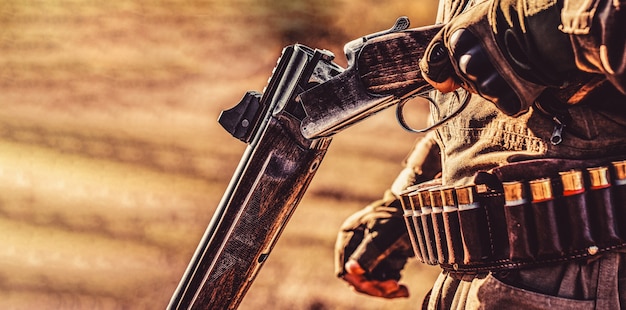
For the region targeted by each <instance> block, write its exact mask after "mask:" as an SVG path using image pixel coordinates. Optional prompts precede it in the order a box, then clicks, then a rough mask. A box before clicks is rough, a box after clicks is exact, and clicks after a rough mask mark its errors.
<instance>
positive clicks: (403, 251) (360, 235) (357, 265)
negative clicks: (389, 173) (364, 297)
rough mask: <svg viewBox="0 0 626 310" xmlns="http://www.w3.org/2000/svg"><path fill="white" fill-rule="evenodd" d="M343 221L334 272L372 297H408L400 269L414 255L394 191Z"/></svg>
mask: <svg viewBox="0 0 626 310" xmlns="http://www.w3.org/2000/svg"><path fill="white" fill-rule="evenodd" d="M385 196H386V197H385V198H383V199H381V200H379V201H375V202H373V203H372V204H370V205H369V206H367V207H365V208H363V209H362V210H360V211H358V212H356V213H355V214H353V215H352V216H350V217H349V218H348V219H346V221H345V222H344V223H343V225H342V227H341V230H340V232H339V234H338V236H337V242H336V244H335V272H336V274H337V276H338V277H340V278H341V279H343V280H344V281H346V282H348V283H349V284H350V285H351V286H352V287H353V288H354V290H355V291H357V292H360V293H364V294H368V295H371V296H377V297H384V298H396V297H406V296H408V294H409V293H408V289H407V288H406V287H405V286H404V285H400V284H399V283H398V281H399V280H400V278H401V271H402V269H403V268H404V265H405V264H406V262H407V260H408V258H409V257H411V256H413V250H412V248H411V244H410V240H409V238H408V234H407V231H406V226H405V225H404V220H403V218H402V213H401V212H402V209H401V206H400V202H399V201H398V200H397V199H396V198H395V197H394V196H393V194H391V193H390V192H388V193H386V195H385Z"/></svg>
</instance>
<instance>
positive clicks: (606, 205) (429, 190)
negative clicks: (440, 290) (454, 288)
mask: <svg viewBox="0 0 626 310" xmlns="http://www.w3.org/2000/svg"><path fill="white" fill-rule="evenodd" d="M582 163H583V162H582V161H567V160H550V159H549V160H534V161H527V162H523V163H517V164H513V165H509V166H504V167H502V168H498V169H496V170H492V171H489V172H482V173H479V174H478V175H477V176H476V178H475V179H474V184H471V185H467V186H461V187H445V186H440V185H439V186H437V185H435V186H429V187H424V186H416V187H412V188H409V189H407V190H406V191H405V192H403V193H402V194H401V195H400V198H401V202H402V206H403V209H404V218H405V223H406V224H407V228H408V231H409V236H410V238H411V242H412V245H413V248H414V252H415V254H416V257H417V258H418V259H419V260H420V261H422V262H424V263H427V264H430V265H441V266H442V267H443V268H444V269H446V270H450V271H460V272H484V271H495V270H502V269H514V268H522V267H524V266H532V265H538V264H548V263H556V262H564V261H569V260H573V259H579V258H588V257H593V256H595V255H599V254H602V253H603V252H607V251H612V250H615V249H619V248H622V247H625V246H626V160H622V161H610V162H606V163H602V162H600V161H595V162H591V164H593V165H592V166H588V165H587V166H584V165H582ZM587 163H589V162H587ZM581 167H582V168H581ZM560 169H562V170H560ZM559 170H560V171H559ZM538 171H542V172H544V173H545V174H534V175H543V177H541V178H533V179H524V178H523V177H522V175H524V174H526V175H530V174H532V172H538Z"/></svg>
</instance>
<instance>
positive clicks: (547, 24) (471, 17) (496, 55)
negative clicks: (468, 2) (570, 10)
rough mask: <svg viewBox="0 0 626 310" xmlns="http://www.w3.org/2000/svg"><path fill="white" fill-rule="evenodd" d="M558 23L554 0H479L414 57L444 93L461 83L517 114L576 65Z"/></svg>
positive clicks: (561, 81)
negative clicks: (419, 58)
mask: <svg viewBox="0 0 626 310" xmlns="http://www.w3.org/2000/svg"><path fill="white" fill-rule="evenodd" d="M559 24H560V15H559V9H558V8H557V7H556V1H552V0H538V1H526V0H487V1H484V2H481V3H479V4H477V5H475V6H474V7H472V8H470V9H468V10H467V11H466V12H464V13H461V14H460V15H458V16H456V17H454V18H452V19H451V20H450V22H449V23H448V24H446V25H445V26H444V27H443V29H442V30H441V31H440V32H439V34H438V35H437V36H435V38H434V39H433V40H432V41H431V43H430V45H429V46H428V48H427V50H426V52H425V55H424V58H423V59H421V60H420V68H421V70H422V75H423V76H424V78H425V79H426V80H427V81H428V82H429V83H430V84H432V85H433V86H434V87H435V88H436V89H438V90H440V91H442V92H444V93H445V92H449V91H452V90H455V89H457V88H459V87H463V88H465V89H467V90H468V91H470V92H473V93H476V94H478V95H480V96H481V97H483V98H485V99H487V100H489V101H491V102H493V103H494V104H495V105H496V106H497V107H498V108H499V109H500V110H501V111H502V112H504V113H505V114H507V115H512V116H516V115H519V114H521V113H523V112H525V111H526V110H527V109H528V107H530V106H531V105H532V104H533V102H534V101H535V100H536V99H537V98H538V97H539V95H540V94H541V93H542V92H543V91H544V90H545V89H546V88H548V87H554V88H559V87H563V86H564V85H566V83H567V79H568V77H569V76H570V75H571V72H573V71H575V70H576V66H575V61H574V56H573V51H572V50H571V44H570V43H569V39H568V36H567V35H566V34H564V33H562V32H560V31H559V30H558V26H559Z"/></svg>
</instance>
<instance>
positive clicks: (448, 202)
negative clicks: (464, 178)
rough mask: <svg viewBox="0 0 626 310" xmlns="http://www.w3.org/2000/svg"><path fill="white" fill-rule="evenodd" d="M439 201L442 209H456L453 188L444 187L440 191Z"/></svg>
mask: <svg viewBox="0 0 626 310" xmlns="http://www.w3.org/2000/svg"><path fill="white" fill-rule="evenodd" d="M441 200H442V201H443V208H444V209H456V208H457V205H456V193H455V191H454V188H453V187H446V188H444V189H442V190H441Z"/></svg>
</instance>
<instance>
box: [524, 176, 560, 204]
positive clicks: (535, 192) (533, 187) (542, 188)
mask: <svg viewBox="0 0 626 310" xmlns="http://www.w3.org/2000/svg"><path fill="white" fill-rule="evenodd" d="M528 184H529V185H530V194H531V196H532V201H533V202H542V201H547V200H552V199H554V195H553V194H552V183H551V182H550V178H542V179H537V180H532V181H530V182H528Z"/></svg>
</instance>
